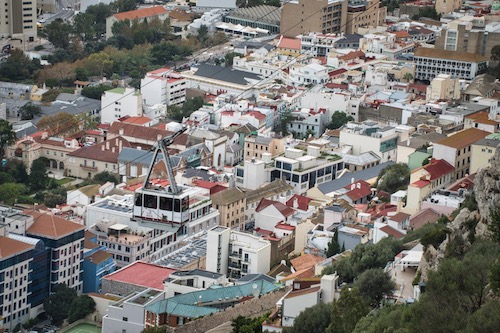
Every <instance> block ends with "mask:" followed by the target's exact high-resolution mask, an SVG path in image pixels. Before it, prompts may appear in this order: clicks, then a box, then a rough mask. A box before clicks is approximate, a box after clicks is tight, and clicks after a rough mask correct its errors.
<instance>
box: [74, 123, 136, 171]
mask: <svg viewBox="0 0 500 333" xmlns="http://www.w3.org/2000/svg"><path fill="white" fill-rule="evenodd" d="M138 127H140V126H138ZM120 147H122V148H123V147H128V148H132V145H131V144H130V142H128V141H127V140H125V139H124V138H122V137H117V138H114V139H110V140H107V141H104V142H101V143H98V144H95V145H93V146H90V147H82V148H80V149H78V150H76V151H74V152H71V153H68V156H73V157H79V158H84V159H88V160H91V161H92V160H95V161H102V162H109V163H117V162H118V155H119V154H120V151H121V150H120ZM87 163H88V162H87ZM91 164H92V163H90V164H88V165H91Z"/></svg>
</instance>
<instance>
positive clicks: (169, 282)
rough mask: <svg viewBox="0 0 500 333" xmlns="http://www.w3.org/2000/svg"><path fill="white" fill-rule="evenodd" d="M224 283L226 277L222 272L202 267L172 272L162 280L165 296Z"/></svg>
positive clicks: (168, 296) (221, 285)
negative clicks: (206, 269)
mask: <svg viewBox="0 0 500 333" xmlns="http://www.w3.org/2000/svg"><path fill="white" fill-rule="evenodd" d="M226 284H227V279H226V277H225V276H224V275H223V274H219V273H214V272H210V271H205V270H202V269H193V270H191V271H177V272H173V273H172V274H170V276H169V277H168V279H166V280H165V281H164V282H163V285H164V286H165V298H170V297H173V296H176V295H179V294H186V293H190V292H193V291H198V290H202V289H208V288H210V287H212V286H220V287H224V286H225V285H226Z"/></svg>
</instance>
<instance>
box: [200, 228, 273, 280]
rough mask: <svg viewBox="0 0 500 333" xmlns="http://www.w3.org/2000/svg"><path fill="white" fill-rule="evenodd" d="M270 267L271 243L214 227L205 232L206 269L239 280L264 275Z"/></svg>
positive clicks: (245, 234)
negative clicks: (248, 275)
mask: <svg viewBox="0 0 500 333" xmlns="http://www.w3.org/2000/svg"><path fill="white" fill-rule="evenodd" d="M270 266H271V243H270V242H269V241H268V240H265V239H263V238H261V237H257V236H253V235H251V234H247V233H243V232H239V231H234V230H231V229H230V228H226V227H223V226H217V227H215V228H213V229H210V230H209V231H208V236H207V270H208V271H211V272H217V273H220V274H224V275H227V277H229V278H230V279H235V280H237V279H239V278H241V277H242V276H245V275H247V274H260V273H261V274H265V273H267V272H269V270H270Z"/></svg>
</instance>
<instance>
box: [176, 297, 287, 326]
mask: <svg viewBox="0 0 500 333" xmlns="http://www.w3.org/2000/svg"><path fill="white" fill-rule="evenodd" d="M287 291H288V289H285V288H284V289H282V290H278V291H275V292H273V293H270V294H267V295H263V296H261V297H260V298H255V299H251V300H248V301H246V302H244V303H241V304H237V305H235V306H234V307H231V308H227V309H226V310H224V311H221V312H218V313H214V314H213V315H211V316H207V317H204V318H200V319H197V320H194V321H192V322H189V323H187V324H186V325H183V326H179V327H176V328H172V331H173V332H175V333H204V332H206V331H209V330H211V329H212V328H215V327H217V326H219V325H221V324H223V323H225V322H227V321H232V320H233V319H235V318H236V317H238V316H244V317H257V316H260V315H263V314H265V313H266V312H271V311H273V310H274V309H275V307H276V302H277V301H278V300H279V299H280V298H282V297H283V296H284V295H285V293H286V292H287Z"/></svg>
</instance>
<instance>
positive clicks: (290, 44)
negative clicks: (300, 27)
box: [276, 37, 302, 50]
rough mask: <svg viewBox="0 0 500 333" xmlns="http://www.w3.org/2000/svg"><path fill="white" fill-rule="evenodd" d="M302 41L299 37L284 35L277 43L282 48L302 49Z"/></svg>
mask: <svg viewBox="0 0 500 333" xmlns="http://www.w3.org/2000/svg"><path fill="white" fill-rule="evenodd" d="M301 44H302V41H301V40H300V39H298V38H289V37H283V38H281V40H280V41H279V42H278V45H276V46H277V47H278V48H281V49H290V50H300V49H301V47H302V46H301Z"/></svg>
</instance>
